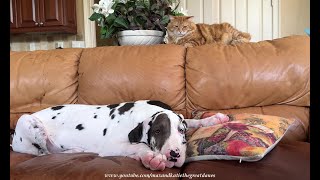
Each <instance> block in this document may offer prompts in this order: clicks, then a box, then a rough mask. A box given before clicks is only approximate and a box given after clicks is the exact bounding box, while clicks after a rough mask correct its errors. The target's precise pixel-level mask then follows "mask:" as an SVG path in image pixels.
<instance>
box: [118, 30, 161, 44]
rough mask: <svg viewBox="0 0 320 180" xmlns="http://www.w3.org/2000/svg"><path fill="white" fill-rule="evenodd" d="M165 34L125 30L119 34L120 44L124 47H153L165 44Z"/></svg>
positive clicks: (153, 31) (151, 31)
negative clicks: (153, 45)
mask: <svg viewBox="0 0 320 180" xmlns="http://www.w3.org/2000/svg"><path fill="white" fill-rule="evenodd" d="M163 35H164V33H163V32H162V31H157V30H125V31H121V32H119V33H118V34H117V37H118V42H119V44H120V45H121V46H124V45H152V44H160V43H162V42H163V39H164V36H163Z"/></svg>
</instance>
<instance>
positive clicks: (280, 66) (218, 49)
mask: <svg viewBox="0 0 320 180" xmlns="http://www.w3.org/2000/svg"><path fill="white" fill-rule="evenodd" d="M186 92H187V99H186V101H187V104H186V106H187V110H188V113H190V112H191V111H193V110H195V109H198V110H221V109H234V108H236V109H237V108H245V107H258V106H268V105H293V106H306V107H308V106H309V105H310V38H309V37H308V36H290V37H286V38H280V39H276V40H272V41H261V42H257V43H246V44H241V45H237V46H224V45H215V46H212V45H205V46H199V47H195V48H188V50H187V55H186Z"/></svg>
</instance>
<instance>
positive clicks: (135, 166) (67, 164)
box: [10, 151, 180, 180]
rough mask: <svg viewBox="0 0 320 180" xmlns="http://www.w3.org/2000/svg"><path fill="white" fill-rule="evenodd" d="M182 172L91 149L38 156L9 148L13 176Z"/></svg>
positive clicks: (91, 176) (87, 176)
mask: <svg viewBox="0 0 320 180" xmlns="http://www.w3.org/2000/svg"><path fill="white" fill-rule="evenodd" d="M179 172H180V169H179V168H171V169H165V170H164V171H151V170H148V169H146V168H145V167H144V166H143V165H142V164H141V162H139V161H136V160H134V159H131V158H127V157H99V156H97V155H96V154H92V153H75V154H51V155H45V156H40V157H36V156H32V155H28V154H21V153H16V152H13V151H11V152H10V178H11V179H32V180H36V179H46V180H49V179H109V178H106V177H105V174H117V175H120V174H122V175H125V174H130V173H131V174H134V173H135V174H136V175H150V174H151V173H152V174H169V173H172V174H177V173H179ZM115 179H119V178H115ZM121 179H126V178H121ZM128 179H138V178H128ZM139 179H140V178H139ZM148 179H149V178H148ZM150 179H153V178H150ZM155 179H159V178H155ZM171 179H174V178H171ZM176 179H177V178H176Z"/></svg>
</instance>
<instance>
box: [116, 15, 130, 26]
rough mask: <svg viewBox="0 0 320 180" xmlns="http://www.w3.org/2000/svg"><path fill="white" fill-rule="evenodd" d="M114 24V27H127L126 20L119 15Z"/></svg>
mask: <svg viewBox="0 0 320 180" xmlns="http://www.w3.org/2000/svg"><path fill="white" fill-rule="evenodd" d="M114 25H115V26H116V27H122V28H125V29H128V27H129V26H128V22H127V21H126V20H125V19H124V18H121V17H117V18H116V20H115V21H114Z"/></svg>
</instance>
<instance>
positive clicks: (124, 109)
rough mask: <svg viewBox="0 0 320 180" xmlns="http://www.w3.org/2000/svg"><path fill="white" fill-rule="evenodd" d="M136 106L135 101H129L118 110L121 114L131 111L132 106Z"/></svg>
mask: <svg viewBox="0 0 320 180" xmlns="http://www.w3.org/2000/svg"><path fill="white" fill-rule="evenodd" d="M133 106H134V103H133V102H129V103H125V104H124V105H123V106H121V107H120V108H119V109H118V111H119V114H120V115H122V114H124V113H125V112H127V111H129V110H130V109H131V108H133Z"/></svg>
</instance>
